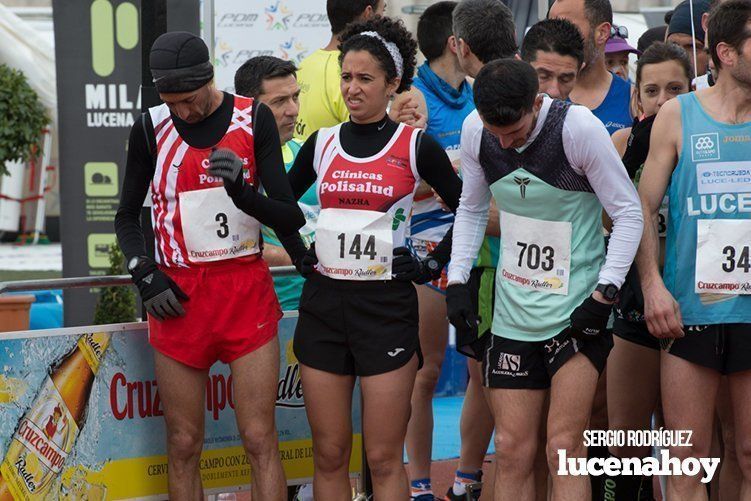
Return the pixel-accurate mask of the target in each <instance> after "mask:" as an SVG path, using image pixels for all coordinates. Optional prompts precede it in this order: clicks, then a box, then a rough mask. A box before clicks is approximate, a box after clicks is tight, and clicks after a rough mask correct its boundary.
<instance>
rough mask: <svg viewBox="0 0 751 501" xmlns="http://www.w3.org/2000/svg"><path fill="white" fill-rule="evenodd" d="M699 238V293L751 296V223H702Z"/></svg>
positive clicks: (702, 220) (697, 254)
mask: <svg viewBox="0 0 751 501" xmlns="http://www.w3.org/2000/svg"><path fill="white" fill-rule="evenodd" d="M696 236H697V239H696V287H695V292H697V293H702V294H704V293H714V294H751V221H749V220H740V219H700V220H698V221H697V225H696Z"/></svg>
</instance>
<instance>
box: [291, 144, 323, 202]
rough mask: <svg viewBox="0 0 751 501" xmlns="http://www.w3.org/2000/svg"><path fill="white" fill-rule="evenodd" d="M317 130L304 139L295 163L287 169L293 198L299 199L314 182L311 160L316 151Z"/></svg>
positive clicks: (314, 175) (314, 172) (314, 176)
mask: <svg viewBox="0 0 751 501" xmlns="http://www.w3.org/2000/svg"><path fill="white" fill-rule="evenodd" d="M317 138H318V131H316V132H314V133H313V134H311V135H310V137H308V139H306V140H305V143H304V144H303V145H302V146H301V147H300V151H298V152H297V156H296V157H295V163H294V164H292V168H291V169H290V170H289V174H288V176H289V184H290V186H292V193H293V194H294V196H295V200H299V199H300V197H301V196H303V193H305V192H306V191H308V188H310V187H311V185H312V184H313V183H315V182H316V171H315V169H314V168H313V160H314V157H315V153H316V139H317Z"/></svg>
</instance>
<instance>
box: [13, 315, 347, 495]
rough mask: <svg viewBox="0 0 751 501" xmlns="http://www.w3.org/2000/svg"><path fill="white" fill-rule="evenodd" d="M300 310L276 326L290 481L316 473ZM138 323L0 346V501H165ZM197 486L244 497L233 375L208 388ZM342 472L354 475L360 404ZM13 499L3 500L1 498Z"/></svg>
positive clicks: (157, 412)
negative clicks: (150, 500) (297, 339)
mask: <svg viewBox="0 0 751 501" xmlns="http://www.w3.org/2000/svg"><path fill="white" fill-rule="evenodd" d="M296 321H297V319H296V313H287V314H286V316H285V318H283V319H282V320H281V322H280V324H279V330H280V332H279V342H280V345H281V364H280V370H279V381H278V391H277V411H276V426H277V429H278V432H279V454H280V455H281V458H282V464H283V466H284V471H285V473H286V476H287V481H288V483H289V484H299V483H304V482H306V481H307V480H309V479H310V478H311V477H312V476H313V449H312V443H311V433H310V427H309V425H308V421H307V419H306V416H305V406H304V401H303V393H302V385H301V383H300V371H299V366H298V362H297V360H296V359H295V356H294V354H293V353H292V336H293V333H294V329H295V324H296ZM152 353H153V352H152V349H151V348H150V346H149V344H148V339H147V331H146V324H144V323H141V324H117V325H111V326H97V327H76V328H67V329H59V330H46V331H33V332H32V331H28V332H22V333H9V334H6V335H4V336H2V337H0V367H2V368H3V370H2V372H1V373H0V458H2V463H0V475H1V476H0V499H14V498H15V499H17V500H21V499H23V500H42V499H60V500H71V501H72V500H81V499H88V500H90V501H94V500H105V499H128V498H136V497H138V498H143V497H153V496H157V497H160V498H161V499H164V495H165V494H166V493H167V457H166V445H165V427H164V417H163V407H162V403H161V399H160V397H159V391H158V386H157V382H156V378H155V376H154V366H153V354H152ZM205 391H206V416H205V423H206V433H205V438H204V452H203V455H202V458H201V477H202V479H203V485H204V488H205V489H206V491H207V493H211V492H227V491H232V490H238V489H241V488H248V486H249V483H250V481H251V476H250V475H251V472H250V465H249V464H248V460H247V458H246V455H245V452H244V450H243V448H242V445H241V441H240V437H239V435H238V431H237V425H236V423H235V414H234V411H233V408H234V406H235V401H234V396H233V390H232V375H231V374H230V371H229V367H228V366H227V365H224V364H216V365H214V367H212V369H211V371H210V373H209V376H208V378H207V380H206V386H205ZM353 401H354V402H355V403H356V408H355V409H353V414H354V416H353V426H354V430H355V435H354V437H353V453H352V461H351V462H350V472H351V473H352V475H353V476H355V475H357V474H358V472H359V471H360V469H361V450H362V447H361V437H362V436H361V433H360V430H361V428H360V410H359V402H360V398H359V396H355V398H354V399H353ZM9 496H10V497H9Z"/></svg>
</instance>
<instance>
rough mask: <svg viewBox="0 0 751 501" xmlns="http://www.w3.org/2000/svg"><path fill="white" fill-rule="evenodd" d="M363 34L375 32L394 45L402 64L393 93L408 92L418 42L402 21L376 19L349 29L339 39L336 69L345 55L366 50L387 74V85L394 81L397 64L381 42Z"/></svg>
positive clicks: (349, 26) (353, 25) (413, 70)
mask: <svg viewBox="0 0 751 501" xmlns="http://www.w3.org/2000/svg"><path fill="white" fill-rule="evenodd" d="M364 31H375V32H376V33H378V34H379V35H381V36H382V37H383V38H384V39H386V41H388V42H393V43H394V44H395V45H396V47H397V48H398V49H399V53H400V54H401V56H402V59H403V61H404V65H403V66H404V67H403V71H402V80H401V83H400V84H399V87H398V88H397V89H396V92H397V93H400V92H404V91H405V90H409V88H410V87H411V86H412V79H413V77H414V75H415V66H416V65H417V42H415V39H414V38H413V37H412V34H411V33H410V32H409V30H407V28H406V27H405V26H404V23H403V22H402V20H401V19H392V18H389V17H381V16H377V17H374V18H372V19H369V20H367V21H363V22H359V23H353V24H350V25H348V26H347V28H346V29H345V30H344V33H342V35H341V37H340V40H341V43H340V44H339V50H340V51H341V54H339V65H340V66H341V64H342V61H343V60H344V56H345V55H346V54H347V52H350V51H353V50H365V51H368V52H369V53H370V54H371V55H372V56H373V57H374V58H375V59H376V60H377V61H378V64H379V66H380V67H381V69H382V70H383V71H384V72H385V73H386V80H387V81H389V82H391V81H393V80H394V79H395V78H397V76H398V75H397V74H396V63H394V60H393V58H392V57H391V54H389V51H388V50H387V49H386V47H385V46H384V45H383V42H381V41H380V40H378V39H377V38H374V37H369V36H363V35H360V33H362V32H364Z"/></svg>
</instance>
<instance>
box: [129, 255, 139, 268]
mask: <svg viewBox="0 0 751 501" xmlns="http://www.w3.org/2000/svg"><path fill="white" fill-rule="evenodd" d="M136 266H138V258H137V257H132V258H130V261H128V271H133V270H134V269H135V268H136Z"/></svg>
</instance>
